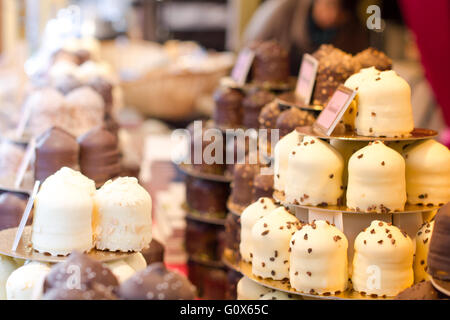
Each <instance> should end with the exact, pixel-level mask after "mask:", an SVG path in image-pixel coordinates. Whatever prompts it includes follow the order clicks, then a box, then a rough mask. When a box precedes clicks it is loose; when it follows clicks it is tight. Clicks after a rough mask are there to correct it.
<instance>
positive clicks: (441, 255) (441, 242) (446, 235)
mask: <svg viewBox="0 0 450 320" xmlns="http://www.w3.org/2000/svg"><path fill="white" fill-rule="evenodd" d="M434 219H435V222H434V229H433V234H432V235H431V242H430V249H429V252H428V273H429V274H431V276H432V277H433V278H436V279H439V280H443V281H450V202H448V203H447V204H446V205H444V206H443V207H441V208H440V209H439V211H438V212H437V214H436V216H435V218H434Z"/></svg>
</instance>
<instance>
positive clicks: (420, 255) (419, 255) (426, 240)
mask: <svg viewBox="0 0 450 320" xmlns="http://www.w3.org/2000/svg"><path fill="white" fill-rule="evenodd" d="M433 228H434V221H431V222H426V223H425V224H424V225H423V226H422V227H421V228H420V229H419V231H418V232H417V235H416V254H415V255H414V282H415V283H418V282H420V281H424V280H425V281H427V280H430V279H431V276H430V275H429V274H428V273H427V269H428V263H427V260H428V249H429V247H430V240H431V234H432V233H433Z"/></svg>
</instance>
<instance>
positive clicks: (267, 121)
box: [258, 100, 283, 130]
mask: <svg viewBox="0 0 450 320" xmlns="http://www.w3.org/2000/svg"><path fill="white" fill-rule="evenodd" d="M282 111H283V108H281V107H280V104H279V103H278V102H277V101H276V100H274V101H272V102H270V103H268V104H266V105H265V106H264V107H263V108H262V109H261V112H260V113H259V116H258V122H259V127H260V128H261V129H269V130H270V129H275V128H276V124H277V119H278V117H279V116H280V114H281V112H282Z"/></svg>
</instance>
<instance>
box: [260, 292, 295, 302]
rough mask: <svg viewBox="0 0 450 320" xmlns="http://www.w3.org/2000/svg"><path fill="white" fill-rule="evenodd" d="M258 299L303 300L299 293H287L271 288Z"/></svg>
mask: <svg viewBox="0 0 450 320" xmlns="http://www.w3.org/2000/svg"><path fill="white" fill-rule="evenodd" d="M258 300H302V298H301V297H300V296H299V295H296V294H292V293H286V292H282V291H278V290H270V292H268V293H266V294H264V295H263V296H261V298H259V299H258Z"/></svg>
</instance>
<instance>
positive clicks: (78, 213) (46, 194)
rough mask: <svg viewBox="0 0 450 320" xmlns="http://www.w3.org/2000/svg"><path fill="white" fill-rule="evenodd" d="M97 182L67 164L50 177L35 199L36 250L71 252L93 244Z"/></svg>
mask: <svg viewBox="0 0 450 320" xmlns="http://www.w3.org/2000/svg"><path fill="white" fill-rule="evenodd" d="M94 193H95V182H94V181H92V180H90V179H89V178H87V177H85V176H83V175H82V174H81V173H80V172H78V171H74V170H72V169H70V168H67V167H63V168H61V169H60V170H58V171H57V172H56V173H55V174H53V175H51V176H50V177H48V178H47V179H46V180H45V181H44V183H43V184H42V186H41V189H40V191H39V193H38V194H37V196H36V199H35V202H34V217H33V232H32V236H31V242H32V244H33V249H35V250H37V251H39V252H47V253H50V254H51V255H68V254H70V253H71V252H72V251H74V250H79V251H81V252H86V251H89V250H90V249H91V248H92V247H93V232H92V215H93V211H94V199H93V195H94Z"/></svg>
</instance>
